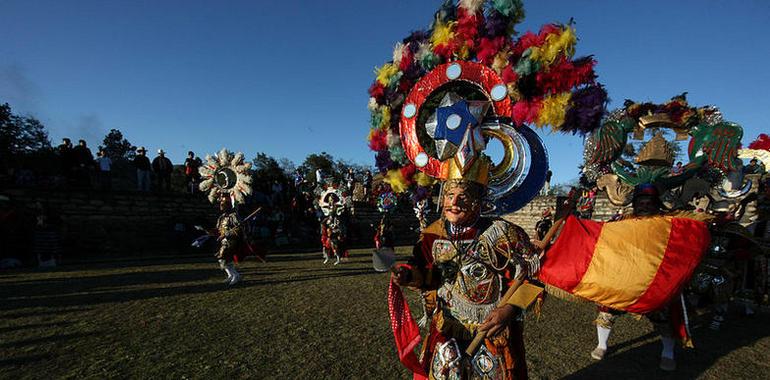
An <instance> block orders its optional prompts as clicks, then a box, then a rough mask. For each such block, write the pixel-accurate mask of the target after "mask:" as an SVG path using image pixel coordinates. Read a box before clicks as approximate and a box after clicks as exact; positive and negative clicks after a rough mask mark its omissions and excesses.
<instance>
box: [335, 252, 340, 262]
mask: <svg viewBox="0 0 770 380" xmlns="http://www.w3.org/2000/svg"><path fill="white" fill-rule="evenodd" d="M334 257H336V258H337V261H335V262H334V265H337V264H339V263H340V255H336V254H335V255H334Z"/></svg>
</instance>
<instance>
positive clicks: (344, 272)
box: [244, 268, 380, 286]
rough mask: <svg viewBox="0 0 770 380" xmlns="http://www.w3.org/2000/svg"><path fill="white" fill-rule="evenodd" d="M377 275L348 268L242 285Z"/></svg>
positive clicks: (371, 270)
mask: <svg viewBox="0 0 770 380" xmlns="http://www.w3.org/2000/svg"><path fill="white" fill-rule="evenodd" d="M303 272H304V271H303ZM334 272H337V273H334ZM378 274H380V273H377V272H375V271H374V270H373V269H356V268H349V269H339V270H335V271H331V270H330V271H329V272H327V273H325V274H318V275H315V274H314V275H309V276H298V277H292V278H287V279H284V280H266V281H259V280H257V281H250V280H249V279H247V280H246V281H245V282H244V285H245V286H264V285H275V284H288V283H296V282H307V281H315V280H325V279H330V278H338V277H350V276H367V275H378Z"/></svg>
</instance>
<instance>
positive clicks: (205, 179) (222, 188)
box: [198, 149, 256, 285]
mask: <svg viewBox="0 0 770 380" xmlns="http://www.w3.org/2000/svg"><path fill="white" fill-rule="evenodd" d="M250 169H251V164H250V163H248V162H244V156H243V153H240V152H239V153H237V154H233V153H231V152H230V151H228V150H227V149H222V150H221V151H219V153H217V155H216V156H209V155H207V156H206V163H205V164H204V165H203V166H201V167H200V168H199V169H198V171H199V172H200V175H201V178H202V181H201V183H200V185H199V188H200V190H201V191H203V192H208V199H209V201H210V202H211V203H215V202H217V200H218V201H219V207H220V210H221V211H222V214H221V215H220V216H219V218H218V219H217V223H216V231H215V234H214V235H215V236H217V240H218V241H219V249H218V250H217V253H216V255H215V257H216V258H217V262H218V263H219V267H220V268H221V269H222V270H223V271H224V272H225V274H226V275H227V278H226V279H225V283H226V284H228V285H235V284H236V283H238V282H240V280H241V275H240V273H238V271H237V270H236V269H235V264H234V260H235V258H236V256H237V255H238V254H239V251H240V250H242V249H243V248H248V243H246V242H245V241H244V239H243V229H242V226H241V222H242V221H241V219H240V217H239V216H238V212H237V207H236V205H237V204H238V203H243V202H244V201H245V199H246V197H247V196H248V195H250V194H251V173H250ZM255 213H256V212H255Z"/></svg>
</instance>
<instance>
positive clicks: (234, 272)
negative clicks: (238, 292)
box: [227, 263, 241, 286]
mask: <svg viewBox="0 0 770 380" xmlns="http://www.w3.org/2000/svg"><path fill="white" fill-rule="evenodd" d="M227 267H228V269H230V273H231V274H232V278H231V279H230V282H229V283H228V285H230V286H233V285H235V284H237V283H239V282H241V274H240V273H238V271H237V270H235V265H233V263H230V264H229V265H228V266H227Z"/></svg>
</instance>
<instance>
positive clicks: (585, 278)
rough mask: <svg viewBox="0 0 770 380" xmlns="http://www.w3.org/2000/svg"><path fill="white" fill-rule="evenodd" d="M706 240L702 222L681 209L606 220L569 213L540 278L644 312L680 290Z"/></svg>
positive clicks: (595, 299)
mask: <svg viewBox="0 0 770 380" xmlns="http://www.w3.org/2000/svg"><path fill="white" fill-rule="evenodd" d="M688 216H691V215H688ZM709 241H710V234H709V231H708V228H707V226H706V223H705V222H703V221H702V220H698V219H697V218H692V217H684V216H683V215H682V214H677V215H661V216H654V217H640V218H630V219H624V220H621V221H618V222H610V223H605V222H596V221H592V220H585V219H577V218H575V217H574V216H570V217H569V218H568V219H567V221H566V223H565V225H564V228H563V229H562V232H561V234H560V235H559V237H558V239H557V240H556V242H555V243H554V245H553V246H552V247H551V249H549V250H548V252H547V253H546V256H545V257H546V259H545V263H544V264H543V268H542V270H541V272H540V276H539V277H540V280H542V281H543V282H544V283H546V284H547V285H550V286H551V287H556V288H558V289H560V290H563V291H565V292H567V293H570V294H572V295H573V296H576V297H578V298H582V299H586V300H589V301H592V302H595V303H598V304H600V305H603V306H607V307H610V308H613V309H617V310H623V311H627V312H632V313H639V314H643V313H648V312H651V311H655V310H659V309H661V308H662V307H663V306H665V305H666V304H667V303H668V302H669V301H671V299H672V298H673V297H674V296H676V295H677V294H678V293H679V292H680V291H681V289H682V287H683V286H684V285H685V283H686V282H687V281H688V280H689V279H690V276H691V275H692V273H693V271H694V270H695V267H696V266H697V265H698V263H699V262H700V259H701V256H702V255H703V253H704V252H705V251H706V248H707V247H708V245H709Z"/></svg>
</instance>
